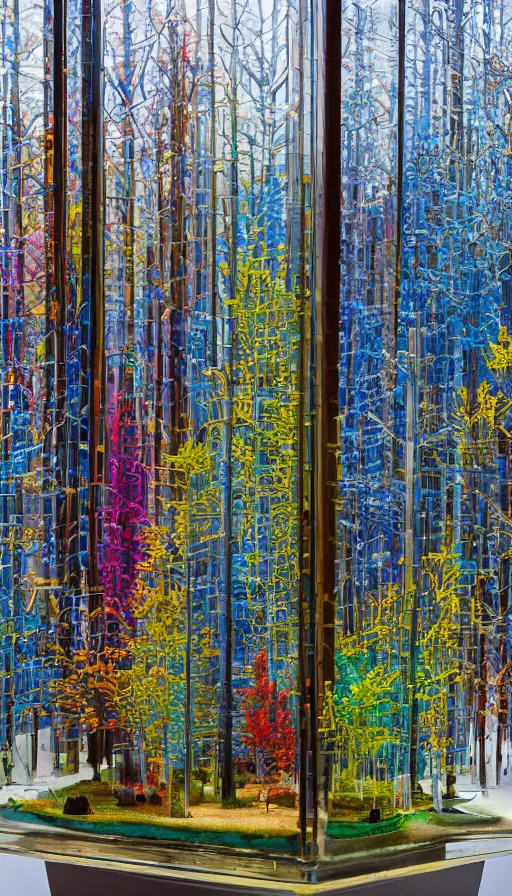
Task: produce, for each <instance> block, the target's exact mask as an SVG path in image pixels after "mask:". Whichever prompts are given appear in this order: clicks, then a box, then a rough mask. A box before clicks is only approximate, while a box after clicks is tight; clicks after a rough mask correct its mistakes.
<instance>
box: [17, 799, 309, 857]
mask: <svg viewBox="0 0 512 896" xmlns="http://www.w3.org/2000/svg"><path fill="white" fill-rule="evenodd" d="M67 789H68V788H66V790H67ZM0 816H1V817H3V818H5V819H6V820H11V821H26V822H30V823H34V822H35V823H37V824H46V825H54V826H56V827H60V828H65V829H67V830H72V831H79V832H81V833H88V834H107V835H109V836H116V837H134V838H139V839H149V840H167V841H173V842H180V843H184V844H205V845H208V846H225V847H229V848H231V849H237V848H238V849H253V850H258V851H264V852H284V853H297V852H298V850H299V838H298V835H296V834H292V835H290V833H289V831H286V830H283V831H279V830H277V831H276V830H273V831H271V832H269V833H268V835H267V834H265V833H264V832H260V831H257V830H254V829H251V825H250V824H247V825H246V826H242V825H240V824H238V825H237V826H236V828H237V829H233V830H226V829H224V828H220V827H219V826H218V825H216V824H215V821H213V820H212V821H209V820H208V819H204V818H202V819H197V820H196V821H195V822H194V819H186V820H185V819H184V820H183V824H182V825H180V826H179V827H178V826H176V824H175V822H176V819H172V818H166V819H165V821H164V819H155V818H150V817H148V816H146V817H144V816H140V815H138V813H137V812H133V811H131V810H127V811H125V812H123V818H122V819H121V818H119V817H112V815H111V816H110V817H109V818H108V819H107V818H106V817H105V816H104V817H103V818H102V817H101V815H96V816H95V815H89V816H80V817H76V816H69V815H63V814H62V811H61V810H60V809H59V808H57V807H56V806H55V807H51V806H49V805H45V803H44V801H43V800H40V801H39V800H37V801H36V800H32V801H27V802H24V803H19V804H17V805H16V807H12V806H8V807H4V808H2V809H0ZM244 828H245V829H244Z"/></svg>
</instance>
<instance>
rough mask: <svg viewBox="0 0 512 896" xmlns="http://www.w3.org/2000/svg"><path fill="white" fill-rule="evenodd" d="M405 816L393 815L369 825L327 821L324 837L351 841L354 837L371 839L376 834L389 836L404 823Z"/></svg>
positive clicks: (367, 823) (361, 822) (355, 822)
mask: <svg viewBox="0 0 512 896" xmlns="http://www.w3.org/2000/svg"><path fill="white" fill-rule="evenodd" d="M405 820H406V816H405V815H395V816H393V818H388V819H387V820H386V821H380V822H378V823H377V824H369V822H367V821H354V822H350V821H328V822H327V830H326V835H327V837H330V839H331V840H352V839H353V838H355V837H372V836H375V835H376V834H390V833H391V832H392V831H397V830H398V829H399V828H401V827H402V825H403V824H404V823H405Z"/></svg>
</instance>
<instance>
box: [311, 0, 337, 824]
mask: <svg viewBox="0 0 512 896" xmlns="http://www.w3.org/2000/svg"><path fill="white" fill-rule="evenodd" d="M324 40H325V44H324V46H325V84H324V101H325V107H324V118H323V127H324V158H323V170H322V175H321V176H322V187H321V196H322V210H321V211H322V237H321V245H320V247H319V249H320V252H319V262H320V270H319V278H318V288H317V290H316V307H315V314H316V340H315V341H316V372H317V383H316V402H315V403H316V426H315V462H316V470H315V491H316V496H315V505H316V507H315V511H316V512H315V519H314V524H315V572H316V702H317V707H316V713H317V717H319V716H321V714H322V711H323V702H324V697H325V691H326V685H327V684H329V683H332V681H333V679H334V623H335V586H336V499H337V495H338V444H339V434H338V415H339V353H340V339H339V328H340V242H341V215H340V204H341V203H340V198H341V2H340V0H325V30H324ZM325 746H327V745H325ZM319 748H320V752H319V756H318V762H317V774H318V804H319V809H320V810H326V809H327V795H328V790H329V782H330V759H329V755H328V754H327V752H322V745H321V744H319Z"/></svg>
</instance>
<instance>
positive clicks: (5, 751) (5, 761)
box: [1, 744, 12, 784]
mask: <svg viewBox="0 0 512 896" xmlns="http://www.w3.org/2000/svg"><path fill="white" fill-rule="evenodd" d="M1 756H2V765H3V769H4V776H5V780H6V782H7V784H10V783H11V778H12V755H11V750H10V748H9V744H4V745H3V747H2V753H1Z"/></svg>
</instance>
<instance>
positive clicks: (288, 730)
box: [242, 650, 295, 774]
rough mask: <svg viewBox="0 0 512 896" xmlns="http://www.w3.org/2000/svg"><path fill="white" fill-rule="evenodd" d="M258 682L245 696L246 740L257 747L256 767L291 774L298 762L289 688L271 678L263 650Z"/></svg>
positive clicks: (265, 770) (258, 657)
mask: <svg viewBox="0 0 512 896" xmlns="http://www.w3.org/2000/svg"><path fill="white" fill-rule="evenodd" d="M254 671H255V678H256V685H255V687H254V688H248V689H247V690H246V692H245V694H244V696H243V699H242V707H243V711H244V714H245V725H246V742H247V743H248V744H249V745H251V746H252V748H253V750H254V758H255V763H256V768H257V769H260V770H262V771H263V772H264V773H265V774H269V773H272V772H275V771H276V770H277V771H280V772H285V773H289V772H291V771H292V769H293V766H294V762H295V733H294V730H293V725H292V714H291V712H290V710H289V709H288V698H289V691H287V690H284V691H280V692H279V691H278V689H277V684H276V682H275V681H270V680H269V677H268V662H267V651H266V650H262V651H261V653H259V654H258V656H257V657H256V662H255V665H254Z"/></svg>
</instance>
